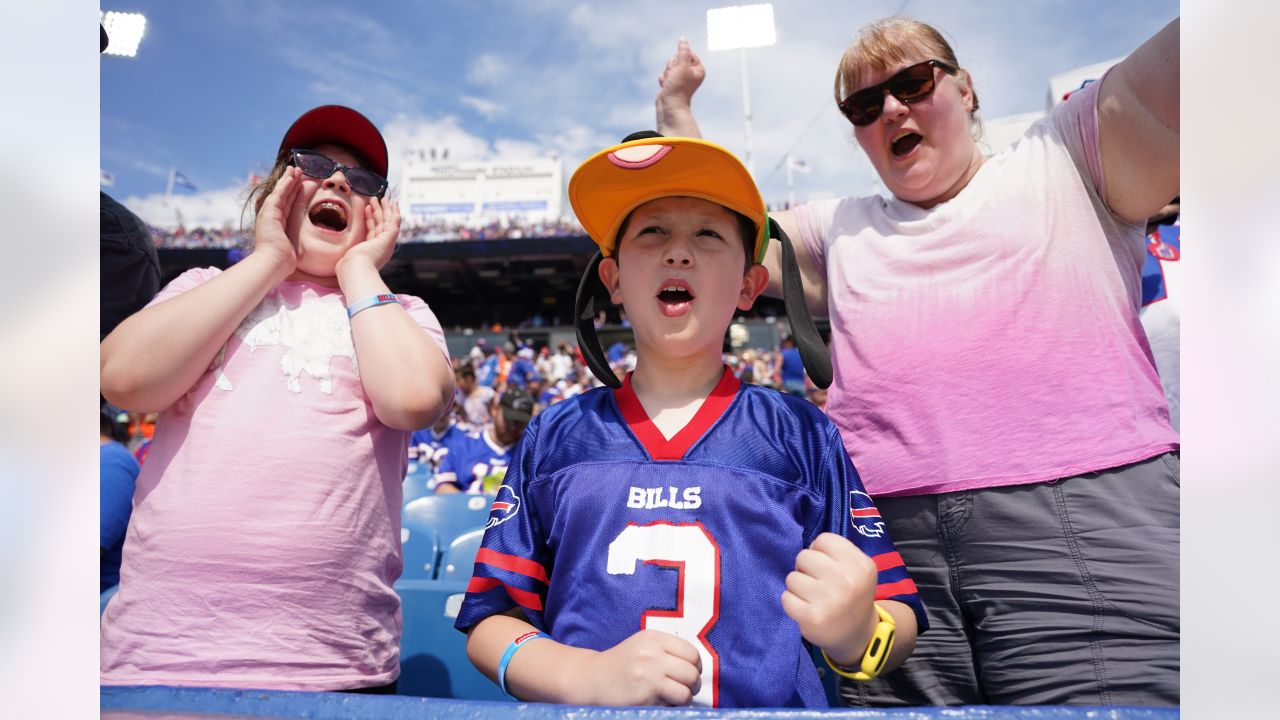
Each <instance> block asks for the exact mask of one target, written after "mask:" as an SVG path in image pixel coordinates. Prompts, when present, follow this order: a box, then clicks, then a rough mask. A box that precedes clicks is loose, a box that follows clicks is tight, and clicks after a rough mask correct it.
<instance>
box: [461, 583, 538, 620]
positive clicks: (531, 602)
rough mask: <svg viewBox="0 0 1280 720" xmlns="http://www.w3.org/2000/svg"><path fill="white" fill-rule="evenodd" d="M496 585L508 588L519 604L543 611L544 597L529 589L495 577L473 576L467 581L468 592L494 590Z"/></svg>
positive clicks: (513, 598) (504, 588) (512, 597)
mask: <svg viewBox="0 0 1280 720" xmlns="http://www.w3.org/2000/svg"><path fill="white" fill-rule="evenodd" d="M496 587H502V589H503V590H506V591H507V595H509V596H511V599H512V600H515V601H516V604H517V605H520V606H521V607H524V608H527V609H529V610H537V611H538V612H542V598H540V597H538V594H537V593H531V592H529V591H528V590H521V589H520V588H513V587H511V586H510V585H508V584H506V583H504V582H502V581H501V580H496V579H494V578H486V577H475V576H472V578H471V582H469V583H467V592H475V593H480V592H485V591H487V590H492V589H494V588H496Z"/></svg>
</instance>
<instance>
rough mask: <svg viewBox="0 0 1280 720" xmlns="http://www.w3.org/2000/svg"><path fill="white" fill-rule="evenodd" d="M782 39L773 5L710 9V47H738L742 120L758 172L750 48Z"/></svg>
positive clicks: (748, 153) (752, 169) (747, 155)
mask: <svg viewBox="0 0 1280 720" xmlns="http://www.w3.org/2000/svg"><path fill="white" fill-rule="evenodd" d="M777 42H778V34H777V32H775V31H774V28H773V5H772V4H770V3H763V4H760V5H733V6H730V7H722V8H714V9H712V10H708V11H707V48H708V49H710V50H712V51H715V50H737V51H738V59H739V60H740V61H741V64H742V122H743V136H744V139H745V140H746V152H745V153H744V154H743V159H744V160H745V161H746V166H747V172H749V173H751V174H752V175H753V176H754V175H755V174H756V168H755V164H754V163H753V162H752V159H751V93H750V92H749V90H748V87H749V83H748V82H747V48H753V47H766V46H768V45H773V44H775V43H777Z"/></svg>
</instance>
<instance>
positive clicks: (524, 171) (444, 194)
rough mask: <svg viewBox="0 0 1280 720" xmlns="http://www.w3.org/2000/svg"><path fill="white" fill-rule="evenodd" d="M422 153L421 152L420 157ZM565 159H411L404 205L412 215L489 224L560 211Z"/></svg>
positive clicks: (556, 214) (413, 217) (550, 216)
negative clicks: (517, 160)
mask: <svg viewBox="0 0 1280 720" xmlns="http://www.w3.org/2000/svg"><path fill="white" fill-rule="evenodd" d="M422 155H424V154H419V156H420V157H421V156H422ZM563 179H564V169H563V164H562V163H561V162H560V160H559V159H537V160H524V161H519V162H496V161H495V162H437V161H433V160H428V161H424V160H419V161H417V162H413V161H411V162H410V164H409V167H408V168H407V169H406V171H405V175H404V182H403V185H402V189H403V192H402V196H401V206H402V207H405V208H408V211H409V213H408V214H409V217H410V220H411V221H412V220H417V221H419V222H458V223H464V224H476V225H479V224H485V223H488V222H492V221H494V220H501V219H504V218H506V219H514V218H519V219H521V220H524V221H532V222H537V221H541V220H555V219H558V218H559V217H560V214H561V209H562V207H563V203H562V201H561V198H562V196H563V192H564V190H563Z"/></svg>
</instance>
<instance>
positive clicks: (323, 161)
mask: <svg viewBox="0 0 1280 720" xmlns="http://www.w3.org/2000/svg"><path fill="white" fill-rule="evenodd" d="M289 162H290V163H291V164H292V165H296V166H297V168H298V169H299V170H301V171H302V174H303V175H306V176H308V177H313V178H317V179H320V180H324V179H325V178H328V177H329V176H331V175H333V173H334V172H335V171H337V170H341V171H342V174H343V176H345V177H346V178H347V185H350V186H351V189H352V191H354V192H357V193H360V194H361V195H366V196H368V197H382V195H383V193H385V192H386V191H387V179H386V178H384V177H382V176H381V175H379V174H377V173H375V172H372V171H369V170H365V169H364V168H362V167H347V166H346V165H339V164H338V163H336V162H334V161H332V160H330V159H329V158H328V157H326V156H325V155H324V154H322V153H318V152H316V151H315V150H298V149H296V148H295V149H293V150H290V151H289Z"/></svg>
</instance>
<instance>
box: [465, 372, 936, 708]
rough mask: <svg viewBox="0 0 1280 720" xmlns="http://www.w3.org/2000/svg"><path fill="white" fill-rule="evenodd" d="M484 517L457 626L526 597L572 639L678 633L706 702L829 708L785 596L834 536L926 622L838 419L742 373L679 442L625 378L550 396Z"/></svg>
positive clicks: (579, 643)
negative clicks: (556, 398) (799, 565)
mask: <svg viewBox="0 0 1280 720" xmlns="http://www.w3.org/2000/svg"><path fill="white" fill-rule="evenodd" d="M487 528H488V530H487V531H486V533H485V537H484V543H483V546H482V548H481V550H480V552H479V554H478V555H477V557H476V564H475V572H474V575H473V577H472V579H471V583H470V585H469V586H468V588H467V591H468V592H467V596H466V599H465V600H464V602H463V605H462V608H461V611H460V613H459V615H458V619H457V623H456V626H457V627H458V628H459V629H466V628H468V627H470V626H472V625H474V624H475V623H477V622H479V621H480V620H483V619H484V618H486V617H488V616H489V615H493V614H495V613H500V612H504V611H506V610H508V609H510V608H513V607H520V608H521V609H522V610H523V611H524V614H525V615H526V617H528V619H529V621H530V622H532V623H533V624H534V625H536V626H538V627H539V628H541V629H542V630H543V631H545V632H547V633H548V634H550V635H551V636H552V637H553V638H554V639H555V640H557V641H558V642H561V643H565V644H568V645H572V646H576V647H585V648H591V649H594V650H606V649H608V648H610V647H613V646H614V645H617V644H618V643H620V642H622V641H623V640H625V639H627V638H628V637H630V636H631V635H633V634H634V633H636V632H638V631H640V630H641V629H644V628H650V629H657V630H663V631H666V632H670V633H673V634H675V635H678V636H680V637H683V638H684V639H686V640H688V641H689V642H690V643H691V644H693V646H694V647H695V648H697V649H698V652H699V654H700V655H701V656H702V687H701V690H700V692H699V693H698V695H697V696H695V698H694V703H695V704H697V705H711V706H716V707H795V706H802V707H825V706H826V705H827V701H826V696H825V694H824V693H823V689H822V685H821V682H820V680H819V678H818V674H817V670H816V668H815V667H814V664H813V660H812V659H811V656H810V655H809V652H808V649H807V647H806V646H805V643H804V640H803V638H802V637H801V635H800V629H799V627H798V626H797V625H796V623H795V622H794V621H793V620H792V619H791V618H790V617H788V616H787V615H786V613H785V612H784V611H783V609H782V601H781V597H782V593H783V591H784V590H785V589H786V576H787V574H788V573H790V572H791V571H792V570H794V569H795V562H796V555H797V554H798V553H799V552H800V551H801V550H802V549H804V548H806V547H808V546H809V545H810V544H811V543H812V542H813V541H814V539H815V538H816V537H817V536H818V535H819V534H820V533H822V532H834V533H838V534H841V535H843V536H845V537H847V538H849V539H850V540H851V541H853V542H854V543H855V544H856V545H857V546H858V547H859V548H860V549H861V550H862V551H863V552H865V553H866V554H867V555H868V556H870V557H871V558H873V559H874V560H875V562H876V567H877V569H878V570H879V576H878V583H879V587H878V588H877V592H876V598H877V599H887V598H891V599H894V600H899V601H902V602H904V603H906V604H908V605H910V606H911V607H912V608H913V609H914V610H915V613H916V621H917V623H918V624H919V626H920V629H921V631H923V630H924V629H925V628H926V627H927V621H926V619H925V615H924V608H923V606H922V605H921V604H920V599H919V596H918V595H917V593H916V588H915V584H914V583H913V582H912V581H911V579H910V577H909V576H908V574H907V571H906V568H905V567H904V566H903V563H902V558H901V557H899V555H898V553H897V552H896V551H895V550H894V547H893V543H892V541H891V540H890V539H889V537H888V535H887V534H886V532H885V528H884V524H883V523H882V522H880V517H879V513H878V512H876V510H875V506H874V505H873V504H872V503H871V499H870V497H868V496H867V495H866V492H865V491H864V489H863V487H862V483H861V482H860V481H859V479H858V475H857V473H856V472H855V471H854V468H853V465H852V463H851V462H850V461H849V457H848V455H847V454H846V453H845V450H844V445H843V444H842V442H841V439H840V435H839V432H838V431H837V430H836V428H835V426H834V425H832V424H831V422H830V420H828V419H827V417H826V416H825V415H823V414H822V413H821V412H820V411H819V410H818V409H817V408H815V407H814V406H813V405H812V404H810V403H809V402H808V401H806V400H803V399H799V398H793V397H788V396H785V395H783V394H782V393H779V392H776V391H774V390H769V389H766V388H761V387H758V386H754V385H741V384H740V383H739V382H738V380H737V379H736V378H734V377H733V375H732V374H731V373H730V372H729V371H728V369H726V371H725V374H724V376H723V377H722V378H721V381H720V383H719V384H718V385H717V386H716V388H715V390H713V391H712V393H711V395H710V397H708V398H707V400H706V401H705V402H704V403H703V405H702V407H701V409H699V411H698V413H697V414H696V415H695V416H694V418H693V419H692V420H691V421H690V423H689V425H688V426H687V427H685V428H684V429H683V430H682V431H680V432H679V433H677V434H676V435H675V437H673V438H671V439H670V440H667V439H666V438H664V437H663V436H662V434H661V433H660V432H658V430H657V429H656V427H655V426H654V425H653V424H652V422H651V421H649V419H648V417H647V415H646V414H645V412H644V409H643V407H642V406H641V405H640V402H639V400H638V399H636V396H635V394H634V392H632V390H631V388H630V378H629V377H628V378H627V381H626V382H624V385H623V387H622V388H621V389H620V390H617V391H610V390H608V389H606V388H600V389H596V390H593V391H590V392H588V393H585V394H583V395H580V396H578V397H576V398H573V399H571V400H567V401H565V402H561V403H558V404H556V405H554V406H552V407H550V408H548V409H547V410H546V411H544V412H543V413H541V414H539V415H538V416H536V417H535V418H534V419H533V421H532V422H531V423H530V424H529V426H528V428H526V430H525V434H524V437H523V438H522V439H521V441H520V443H519V444H518V445H517V447H516V450H515V452H514V453H513V457H512V464H511V466H510V468H509V469H508V472H507V476H506V481H505V484H504V485H503V486H502V488H501V489H500V490H499V492H498V496H497V497H496V498H495V499H494V503H493V510H492V511H491V513H490V516H489V520H488V523H487Z"/></svg>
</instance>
